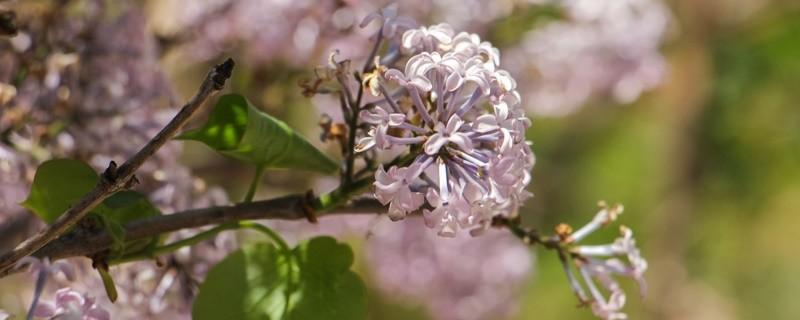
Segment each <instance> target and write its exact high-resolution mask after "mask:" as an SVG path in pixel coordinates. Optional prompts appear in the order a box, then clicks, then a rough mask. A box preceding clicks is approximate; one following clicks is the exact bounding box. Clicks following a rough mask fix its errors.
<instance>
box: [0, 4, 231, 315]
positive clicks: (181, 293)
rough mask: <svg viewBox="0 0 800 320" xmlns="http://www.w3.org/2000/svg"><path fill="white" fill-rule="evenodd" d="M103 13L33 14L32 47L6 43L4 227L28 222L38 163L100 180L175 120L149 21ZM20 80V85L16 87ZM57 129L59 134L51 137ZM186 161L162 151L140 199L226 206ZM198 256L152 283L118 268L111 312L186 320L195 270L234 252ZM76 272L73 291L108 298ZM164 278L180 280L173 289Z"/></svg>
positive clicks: (1, 165)
mask: <svg viewBox="0 0 800 320" xmlns="http://www.w3.org/2000/svg"><path fill="white" fill-rule="evenodd" d="M97 4H98V2H96V1H81V8H83V9H85V10H82V11H80V12H76V14H74V15H63V12H61V11H59V10H55V9H54V8H57V6H44V7H41V6H37V7H36V8H37V9H36V10H34V11H35V12H37V18H36V19H24V20H21V21H32V23H29V24H27V25H24V26H23V29H24V30H25V36H26V37H27V38H28V40H27V41H29V42H30V43H29V44H28V45H26V46H25V48H22V47H20V46H18V45H17V44H15V43H14V42H12V43H8V42H0V48H2V49H3V50H0V52H2V53H0V83H14V84H15V89H14V90H15V94H14V95H13V96H11V98H10V100H9V101H6V105H4V106H3V107H2V108H3V112H1V113H0V130H2V131H4V132H9V133H10V135H9V139H8V141H5V140H4V141H3V142H0V209H2V210H0V223H2V224H3V225H0V227H6V226H7V225H6V223H7V221H12V222H13V221H18V220H20V219H18V217H26V216H28V214H27V213H25V212H24V211H23V210H22V208H21V207H20V206H19V205H18V203H19V202H20V201H21V200H22V199H24V196H25V194H26V193H27V190H28V189H29V187H30V183H31V180H32V178H33V173H34V172H35V169H36V166H37V165H38V163H40V162H41V161H44V160H46V159H49V158H53V157H70V158H77V159H81V160H84V161H86V162H88V163H89V164H91V165H92V166H94V167H95V168H96V169H97V170H98V171H100V170H103V169H104V168H106V166H107V165H108V163H109V161H111V160H116V161H117V162H119V161H121V160H124V159H126V158H127V157H129V156H131V155H132V154H133V153H135V152H136V151H137V150H138V149H139V148H141V146H142V145H144V144H145V143H146V142H147V141H148V140H149V139H150V138H151V137H152V136H154V135H155V134H156V133H157V132H158V130H159V129H161V128H162V127H163V126H164V125H165V124H166V123H167V122H168V121H169V120H170V119H171V118H172V116H173V115H174V114H175V112H177V109H174V106H173V107H170V105H174V103H173V101H174V100H175V99H174V98H173V92H172V90H171V88H170V86H169V84H168V83H167V79H166V77H165V76H164V74H163V73H162V72H161V66H160V65H159V56H158V52H157V45H156V41H155V38H154V37H153V35H152V34H150V33H149V32H148V28H147V25H146V20H145V17H144V15H143V14H142V13H141V12H140V11H138V10H137V9H136V8H135V6H129V5H127V4H123V5H121V8H122V10H120V11H119V12H116V13H113V14H112V13H111V12H107V11H106V10H105V9H104V8H103V7H102V6H98V5H97ZM27 5H28V4H27V3H24V2H20V3H19V6H20V7H25V6H27ZM34 6H36V5H34ZM51 7H52V8H51ZM20 12H26V10H24V8H22V9H20ZM43 21H46V22H43ZM28 47H30V48H37V49H36V50H31V49H29V48H28ZM5 49H8V50H5ZM42 53H44V54H45V57H46V58H42ZM75 59H77V61H75ZM21 70H42V71H43V72H34V73H31V72H21ZM20 75H24V77H21V78H17V77H19V76H20ZM3 88H4V89H2V90H3V91H7V88H6V87H5V86H4V87H3ZM54 128H59V130H60V132H57V134H51V133H52V131H53V129H54ZM180 155H181V148H180V145H179V144H177V143H169V144H167V145H166V146H164V148H162V149H161V150H160V151H159V152H158V153H157V154H155V155H154V156H153V157H152V158H150V159H149V161H148V162H147V163H145V165H144V166H142V168H140V170H139V171H138V172H137V176H138V178H139V179H140V181H141V182H142V184H141V185H139V186H137V190H139V191H142V192H144V193H146V194H147V195H148V197H149V199H150V200H151V201H152V202H153V203H154V204H155V205H156V206H157V207H158V208H160V209H161V210H162V211H163V212H165V213H169V212H173V211H178V210H184V209H188V208H192V207H197V206H210V205H220V204H225V203H227V201H228V200H227V197H226V195H225V193H224V192H223V191H222V190H221V189H218V188H211V187H209V186H207V185H206V184H205V182H204V181H203V180H201V179H198V178H196V177H194V176H193V175H192V173H191V171H190V170H189V168H187V167H185V166H184V165H182V164H180V163H179V162H178V159H179V157H180ZM28 219H30V218H28ZM31 225H32V224H31ZM26 229H27V228H26ZM4 230H7V229H4ZM11 231H14V232H16V233H20V234H21V236H22V237H24V236H25V235H26V234H27V232H26V230H22V228H14V229H12V230H11ZM5 236H6V234H5V233H4V237H5ZM8 238H11V237H8ZM12 240H15V239H13V238H12ZM4 241H8V240H6V239H4ZM192 250H197V253H196V256H197V258H192V259H191V262H186V263H184V264H182V265H181V266H180V267H178V266H174V265H170V268H165V269H166V270H159V271H158V272H154V273H153V276H152V280H151V281H144V280H142V279H143V278H136V277H135V275H144V274H146V273H145V272H144V271H145V270H152V269H154V268H153V263H152V262H141V263H131V264H125V265H122V266H114V267H112V268H111V272H112V274H113V275H114V278H115V279H116V280H117V286H118V289H119V290H118V291H119V294H120V300H119V303H118V304H114V305H111V304H108V305H107V306H104V307H105V309H107V310H110V311H112V313H114V314H115V315H119V316H120V317H122V318H188V317H189V309H190V306H191V292H192V290H194V288H195V287H196V283H195V282H194V280H193V279H194V278H197V277H200V276H203V275H204V272H205V270H207V269H208V268H207V267H199V266H207V265H209V264H212V263H214V262H216V261H218V260H219V259H220V257H221V256H222V255H224V253H225V252H228V251H230V248H228V247H225V248H222V247H218V246H215V245H212V244H209V243H203V244H199V245H198V246H195V247H193V248H192ZM212 252H213V253H214V254H212ZM62 263H65V262H62V261H57V262H53V264H52V265H53V266H60V265H61V264H62ZM70 263H71V265H73V266H75V269H76V271H77V272H74V274H75V276H76V278H77V281H76V282H74V283H72V284H71V285H70V286H71V287H72V288H74V289H76V290H80V291H82V292H102V287H103V286H102V283H101V282H100V280H99V278H98V277H97V275H96V273H95V271H94V270H93V268H91V267H90V266H83V265H81V264H80V261H70ZM167 274H172V275H174V277H173V280H175V279H177V280H175V281H168V280H169V279H168V278H169V277H167V276H166V275H167ZM38 282H39V281H38V279H37V283H38ZM134 282H135V283H134ZM151 283H153V285H152V286H150V285H149V284H151ZM166 284H170V285H171V286H168V285H166ZM172 284H174V285H172ZM37 286H38V285H37ZM41 287H42V289H40V290H37V291H38V293H37V295H36V296H39V295H41V296H43V297H46V296H47V295H48V291H47V289H50V287H49V285H48V287H47V288H45V286H44V282H42V286H41ZM98 290H99V291H98ZM187 292H188V294H187ZM162 293H163V294H162ZM153 296H156V297H159V299H162V300H163V301H161V302H163V303H162V305H161V306H160V307H159V308H151V307H149V305H148V304H149V303H148V302H149V300H148V299H149V297H153ZM137 297H148V299H144V300H146V301H139V300H137ZM101 300H103V299H101ZM97 303H98V304H105V303H106V301H99V302H97ZM164 306H168V307H164Z"/></svg>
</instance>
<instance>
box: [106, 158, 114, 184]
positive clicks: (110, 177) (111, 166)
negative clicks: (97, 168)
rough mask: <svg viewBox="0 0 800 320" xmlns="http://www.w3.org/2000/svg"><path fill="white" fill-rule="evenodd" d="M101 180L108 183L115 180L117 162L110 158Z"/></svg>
mask: <svg viewBox="0 0 800 320" xmlns="http://www.w3.org/2000/svg"><path fill="white" fill-rule="evenodd" d="M103 180H105V181H106V182H109V183H114V182H116V181H117V163H116V162H115V161H114V160H111V162H110V163H109V164H108V167H107V168H106V170H105V171H103Z"/></svg>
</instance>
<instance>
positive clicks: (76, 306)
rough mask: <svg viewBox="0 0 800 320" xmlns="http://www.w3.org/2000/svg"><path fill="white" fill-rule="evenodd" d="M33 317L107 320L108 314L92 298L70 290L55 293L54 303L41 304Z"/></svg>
mask: <svg viewBox="0 0 800 320" xmlns="http://www.w3.org/2000/svg"><path fill="white" fill-rule="evenodd" d="M33 315H34V316H37V317H43V318H50V319H65V320H66V319H69V320H108V319H111V315H110V314H109V312H108V311H107V310H105V309H103V308H101V307H99V306H98V305H97V304H96V303H95V300H94V297H92V296H89V295H86V294H81V293H80V292H78V291H75V290H73V289H71V288H62V289H59V290H58V291H56V297H55V301H53V302H42V303H40V304H39V305H37V306H36V309H34V310H33Z"/></svg>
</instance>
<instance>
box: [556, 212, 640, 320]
mask: <svg viewBox="0 0 800 320" xmlns="http://www.w3.org/2000/svg"><path fill="white" fill-rule="evenodd" d="M601 206H602V208H601V210H600V211H599V212H598V213H597V214H596V215H595V217H594V219H592V221H591V222H589V223H588V224H586V225H585V226H583V227H581V228H580V229H578V230H577V231H575V232H570V230H569V228H566V227H565V228H561V230H564V231H563V232H561V233H560V234H559V236H560V237H561V239H562V242H564V243H565V244H567V245H568V246H569V252H570V253H571V254H572V255H571V256H572V261H573V262H574V263H575V266H576V267H577V268H578V272H579V274H580V276H581V279H582V280H583V281H582V282H583V284H581V283H580V281H579V280H578V278H576V277H575V276H574V275H573V273H572V270H571V269H569V268H568V267H567V266H565V269H566V270H567V272H568V279H569V280H570V282H571V285H572V287H573V290H575V293H576V294H577V295H578V297H579V298H580V299H581V300H583V301H584V302H587V303H589V304H590V305H591V308H592V312H593V313H594V314H595V315H596V316H598V317H600V318H601V319H608V320H611V319H627V315H626V314H625V313H623V312H622V311H621V310H622V308H623V307H624V306H625V292H624V291H623V290H622V288H621V287H620V285H619V283H617V281H616V280H615V279H614V276H623V277H630V278H632V279H634V280H636V282H637V283H638V285H639V289H640V293H641V294H642V295H644V293H645V287H646V286H645V281H644V272H645V271H646V270H647V261H646V260H645V259H644V258H643V257H642V256H641V254H640V252H639V249H638V248H637V247H636V241H635V240H634V239H633V232H632V231H631V230H630V229H628V228H626V227H624V226H621V227H620V233H621V236H620V237H619V238H617V239H616V240H614V242H613V243H611V244H606V245H578V242H580V241H581V240H583V239H584V238H586V236H588V235H589V234H591V233H592V232H594V231H596V230H598V229H599V228H600V227H603V226H606V225H608V224H609V223H611V222H613V221H614V220H615V219H616V217H617V216H618V215H619V214H621V213H622V210H623V208H622V206H619V205H617V206H611V207H609V206H606V205H605V204H603V203H601ZM623 259H624V260H627V262H625V261H624V260H623ZM598 283H599V284H600V286H601V287H602V288H603V289H604V290H605V291H607V292H608V297H606V296H604V294H603V293H602V291H601V289H600V288H599V287H598ZM584 287H585V288H587V289H588V291H589V294H590V296H587V295H586V293H585V291H584Z"/></svg>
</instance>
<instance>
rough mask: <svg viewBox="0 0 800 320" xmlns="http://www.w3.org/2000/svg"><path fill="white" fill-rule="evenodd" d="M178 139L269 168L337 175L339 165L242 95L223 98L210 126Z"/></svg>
mask: <svg viewBox="0 0 800 320" xmlns="http://www.w3.org/2000/svg"><path fill="white" fill-rule="evenodd" d="M178 139H184V140H195V141H200V142H203V143H205V144H206V145H208V146H209V147H211V148H212V149H214V150H216V151H218V152H220V153H222V154H225V155H228V156H230V157H233V158H236V159H239V160H242V161H245V162H249V163H252V164H255V165H256V166H263V167H265V168H281V169H300V170H310V171H317V172H322V173H333V172H335V171H336V170H337V169H338V164H337V163H336V162H335V161H333V160H332V159H331V158H329V157H328V156H326V155H325V154H324V153H322V152H321V151H319V150H318V149H317V148H315V147H314V146H313V145H311V143H309V142H308V141H307V140H306V139H305V138H303V137H302V136H301V135H300V134H298V133H297V132H295V131H294V130H292V128H290V127H289V126H288V125H287V124H286V123H284V122H283V121H281V120H278V119H276V118H274V117H272V116H270V115H268V114H266V113H264V112H262V111H260V110H258V109H257V108H255V107H254V106H253V105H252V104H250V102H249V101H247V99H245V98H244V97H243V96H241V95H236V94H229V95H225V96H222V97H220V99H219V101H218V102H217V104H216V105H215V106H214V110H213V111H212V112H211V115H210V116H209V119H208V122H207V123H206V124H205V125H203V126H202V127H200V128H198V129H195V130H190V131H188V132H186V133H183V134H182V135H180V136H179V137H178Z"/></svg>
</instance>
